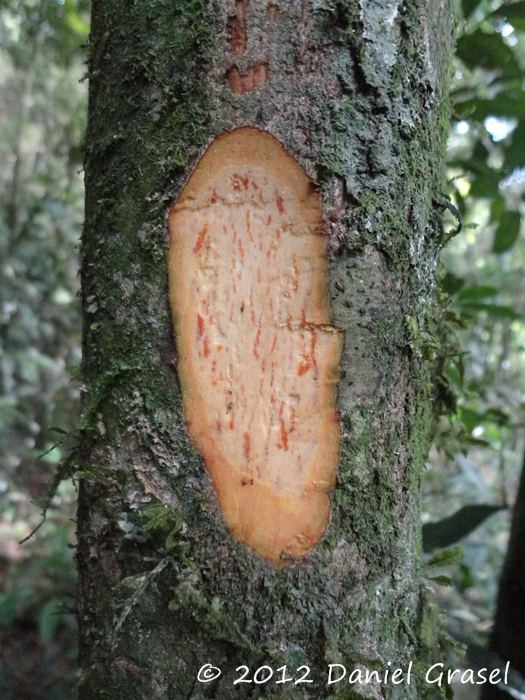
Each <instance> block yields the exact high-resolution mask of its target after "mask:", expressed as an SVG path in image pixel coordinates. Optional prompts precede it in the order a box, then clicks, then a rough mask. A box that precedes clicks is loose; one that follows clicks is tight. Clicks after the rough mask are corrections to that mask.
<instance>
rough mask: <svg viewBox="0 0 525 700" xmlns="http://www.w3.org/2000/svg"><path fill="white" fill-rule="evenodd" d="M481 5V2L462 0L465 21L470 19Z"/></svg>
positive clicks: (479, 0)
mask: <svg viewBox="0 0 525 700" xmlns="http://www.w3.org/2000/svg"><path fill="white" fill-rule="evenodd" d="M480 3H481V0H461V9H462V10H463V17H464V18H465V19H468V18H469V17H470V15H471V14H472V13H473V12H474V10H475V9H476V8H477V7H478V5H479V4H480Z"/></svg>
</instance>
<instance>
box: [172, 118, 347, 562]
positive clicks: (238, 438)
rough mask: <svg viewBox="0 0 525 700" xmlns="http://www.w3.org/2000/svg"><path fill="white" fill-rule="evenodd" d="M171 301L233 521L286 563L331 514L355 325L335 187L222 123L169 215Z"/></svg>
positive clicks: (269, 142) (193, 402) (202, 447)
mask: <svg viewBox="0 0 525 700" xmlns="http://www.w3.org/2000/svg"><path fill="white" fill-rule="evenodd" d="M169 225H170V231H171V244H170V253H169V280H170V304H171V308H172V310H173V319H174V326H175V333H176V340H177V348H178V353H179V358H178V359H179V361H178V372H179V378H180V382H181V388H182V394H183V402H184V411H185V416H186V420H187V425H188V430H189V433H190V435H191V437H192V439H193V441H194V443H195V445H196V447H197V449H198V450H199V452H200V453H201V454H202V456H203V457H204V461H205V464H206V468H207V469H208V471H209V473H210V474H211V477H212V479H213V483H214V485H215V488H216V490H217V493H218V496H219V502H220V505H221V509H222V513H223V515H224V517H225V519H226V522H227V523H228V526H229V529H230V532H231V533H232V535H233V536H234V537H236V538H237V539H239V540H240V541H241V542H244V543H246V544H248V545H249V546H250V547H252V548H253V549H254V550H255V551H256V552H257V553H259V554H260V555H262V556H263V557H266V559H269V560H270V561H272V562H274V563H275V564H277V565H278V566H283V565H285V564H286V563H288V562H290V561H291V560H292V559H294V558H296V557H299V556H302V555H304V554H305V553H306V552H308V551H309V550H310V549H312V548H313V547H314V546H315V544H316V543H317V542H318V541H319V539H320V538H321V537H322V535H323V532H324V530H325V528H326V526H327V523H328V519H329V515H330V497H329V491H330V490H332V489H333V488H334V485H335V474H336V468H337V461H338V454H339V441H340V423H339V415H338V413H337V408H336V404H337V381H338V378H339V372H340V360H341V352H342V346H343V333H342V332H341V331H340V330H339V329H336V328H334V327H333V326H331V325H330V324H331V309H330V299H329V294H328V262H327V255H326V238H325V237H324V236H323V235H322V233H321V199H320V196H319V195H318V194H317V193H316V191H315V190H314V187H313V185H312V183H311V182H310V180H309V179H308V177H307V176H306V174H305V172H304V171H303V169H302V168H301V167H300V165H299V164H298V163H297V162H296V161H295V160H294V159H293V158H292V157H291V156H290V155H289V154H288V153H287V152H286V151H285V150H284V148H283V146H282V145H281V144H280V143H279V142H278V141H277V140H276V139H275V138H273V136H270V135H269V134H266V133H264V132H261V131H258V130H257V129H252V128H243V129H237V130H235V131H233V132H231V133H225V134H222V135H221V136H219V137H218V138H217V139H216V140H215V141H214V142H213V143H212V144H211V145H210V147H209V148H208V150H207V151H206V153H205V154H204V156H203V157H202V159H201V160H200V162H199V164H198V166H197V168H196V169H195V171H194V172H193V174H192V176H191V178H190V180H189V182H188V183H187V185H186V187H185V188H184V190H183V192H182V194H181V196H180V198H179V200H178V202H177V203H176V205H175V206H174V207H173V209H172V210H171V213H170V217H169Z"/></svg>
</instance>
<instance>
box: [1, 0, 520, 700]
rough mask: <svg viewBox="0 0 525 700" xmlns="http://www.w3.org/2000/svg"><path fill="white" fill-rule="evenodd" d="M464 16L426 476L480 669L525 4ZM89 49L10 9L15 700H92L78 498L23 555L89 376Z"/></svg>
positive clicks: (496, 567) (513, 262)
mask: <svg viewBox="0 0 525 700" xmlns="http://www.w3.org/2000/svg"><path fill="white" fill-rule="evenodd" d="M314 5H315V3H314ZM457 11H458V42H457V52H456V60H455V66H454V82H453V90H452V122H451V132H450V143H449V153H448V179H449V189H448V192H444V193H443V195H442V197H441V198H439V199H436V203H435V204H436V211H437V213H438V215H439V216H442V217H443V219H444V222H445V229H446V234H445V241H446V245H445V248H444V251H443V255H442V265H441V271H440V277H441V285H442V294H443V301H444V304H445V312H444V328H445V330H446V333H445V334H444V336H443V339H439V340H438V339H435V340H434V341H432V340H431V339H430V340H429V352H431V353H432V354H433V355H435V356H436V357H437V358H439V361H440V362H441V363H442V364H443V369H444V374H443V377H444V378H443V382H442V385H441V386H440V387H439V393H440V400H441V402H442V405H443V406H444V414H443V417H442V418H441V419H440V422H439V425H438V426H437V430H436V436H435V441H434V446H433V448H432V452H431V455H430V458H429V462H428V468H427V471H426V474H425V484H424V487H425V512H424V523H425V527H424V545H425V552H426V553H425V566H426V571H427V573H428V584H429V586H431V587H433V588H434V589H435V590H436V593H437V595H438V598H439V600H440V603H441V605H442V606H443V607H444V609H445V610H446V616H447V625H448V628H449V631H450V633H451V634H452V635H453V636H454V637H455V638H456V639H458V640H460V641H461V642H462V643H464V644H466V645H468V648H469V654H470V659H475V658H476V653H477V652H480V650H483V649H484V648H486V645H487V639H488V636H489V635H490V631H491V626H492V624H493V616H494V609H495V600H496V594H497V586H498V577H499V574H500V571H501V567H502V563H503V560H504V556H505V551H506V544H507V541H508V533H509V523H510V514H511V509H512V506H513V504H514V501H515V498H516V491H517V484H518V480H519V474H520V471H521V466H522V462H523V453H524V451H525V352H524V350H525V274H524V271H525V237H524V236H523V233H524V230H523V229H524V227H523V225H522V214H523V213H525V91H524V87H525V2H522V1H518V2H512V3H501V2H500V1H498V0H494V1H492V0H461V2H459V4H458V8H457ZM88 36H89V2H88V0H2V1H1V2H0V163H1V167H0V268H1V274H0V381H1V393H0V644H1V651H0V697H2V698H5V699H6V700H44V699H49V700H72V698H74V696H75V691H74V688H75V683H76V675H75V674H76V621H75V616H74V603H75V580H76V574H75V566H74V542H75V536H74V533H75V522H74V518H75V499H76V484H75V483H73V482H72V481H71V480H70V481H64V482H62V483H61V484H60V486H59V489H58V492H57V493H56V495H55V496H54V497H53V499H52V502H51V507H50V508H49V510H48V511H47V518H46V521H45V523H44V524H43V525H42V527H40V528H39V529H38V530H37V532H36V533H35V534H34V536H33V537H32V538H31V539H29V540H28V541H27V542H25V543H24V544H19V543H20V541H21V540H23V539H24V538H26V537H28V535H29V534H30V533H31V532H32V530H33V529H34V528H35V527H37V526H38V524H39V523H40V521H41V507H38V506H42V497H43V494H44V493H45V490H46V487H47V485H48V484H49V481H50V479H51V478H52V476H53V474H54V472H55V469H56V466H57V465H58V464H59V463H60V460H61V459H62V458H63V456H64V455H65V454H67V449H68V443H67V439H65V437H64V436H66V435H67V434H68V433H69V432H73V431H74V429H75V423H76V417H77V414H78V403H79V396H80V392H81V391H82V387H81V386H79V385H78V383H75V382H74V380H73V379H72V377H73V378H74V377H75V367H76V366H78V363H79V361H80V339H81V335H80V334H81V331H80V313H79V303H78V298H77V291H78V278H77V252H78V243H79V237H80V233H81V227H82V218H83V177H82V158H83V156H82V143H83V134H84V128H85V122H86V104H87V82H85V81H84V78H85V73H86V65H85V61H86V55H87V44H88V41H89V39H88ZM458 215H459V216H460V217H461V219H462V220H463V228H462V230H461V232H459V233H457V235H455V234H456V232H457V228H458V222H457V219H458ZM520 231H521V235H520ZM39 499H40V500H39ZM35 501H36V505H35ZM473 506H474V507H473ZM458 542H460V544H459V545H458V544H457V543H458ZM523 549H524V551H525V542H524V543H523ZM523 643H524V644H525V640H524V641H523ZM480 653H481V652H480ZM480 658H481V659H483V656H482V653H481V657H480ZM465 663H466V662H465ZM469 663H470V665H472V662H471V661H470V662H469ZM481 665H485V664H483V663H482V662H481ZM475 692H477V691H475ZM475 692H474V691H473V690H472V688H471V687H470V686H462V687H458V688H457V697H458V698H465V699H467V698H468V699H472V700H474V698H476V697H477V695H476V694H475ZM516 697H518V696H516ZM521 697H525V695H523V696H521Z"/></svg>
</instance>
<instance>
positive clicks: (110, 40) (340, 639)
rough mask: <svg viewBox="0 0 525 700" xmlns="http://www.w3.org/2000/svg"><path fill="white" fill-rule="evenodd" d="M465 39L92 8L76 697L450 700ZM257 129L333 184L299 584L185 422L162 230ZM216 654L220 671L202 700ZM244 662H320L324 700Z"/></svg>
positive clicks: (378, 11)
mask: <svg viewBox="0 0 525 700" xmlns="http://www.w3.org/2000/svg"><path fill="white" fill-rule="evenodd" d="M239 18H240V19H239ZM452 25H453V18H452V10H451V2H449V0H406V2H405V3H403V4H402V5H398V3H397V2H396V1H394V0H392V1H391V0H384V1H382V2H378V3H374V2H365V1H364V0H362V1H361V3H359V2H358V1H357V0H355V2H343V1H341V0H323V1H322V2H321V1H317V0H315V1H313V0H297V1H296V2H293V3H292V2H281V1H278V2H276V1H272V2H271V3H270V5H269V7H267V3H266V2H261V1H260V0H252V2H250V3H249V4H248V3H247V2H242V3H240V2H237V4H235V3H234V2H233V1H231V2H230V1H229V0H215V1H214V2H207V1H206V0H181V1H180V2H173V0H153V1H152V2H137V3H135V2H130V1H129V0H105V2H101V0H94V3H93V20H92V34H91V40H90V48H91V58H90V106H89V126H88V134H87V147H86V191H87V199H86V224H85V231H84V237H83V244H82V285H83V304H84V314H85V325H84V361H83V376H84V381H85V385H86V400H85V405H84V415H83V417H82V421H81V427H82V441H81V445H80V447H79V463H80V465H81V467H80V468H81V470H82V472H83V475H84V478H83V479H82V483H81V491H80V506H79V514H78V533H79V547H78V564H79V570H80V585H79V597H78V606H79V620H80V634H81V665H82V676H81V680H80V698H81V699H82V700H88V699H91V698H98V697H106V696H107V697H111V698H114V699H115V700H117V699H119V698H126V700H131V698H137V699H138V698H140V699H142V698H144V699H146V698H148V699H150V698H156V699H157V698H158V699H168V698H173V699H179V698H199V697H214V698H217V699H224V700H226V699H228V700H229V698H231V697H232V696H233V695H235V697H239V698H251V697H259V696H260V695H261V694H262V693H263V692H264V693H265V695H266V696H267V697H272V698H295V697H297V698H307V697H308V698H329V697H334V696H335V695H337V697H341V698H351V697H361V696H362V695H365V696H366V695H367V696H370V697H376V698H384V699H387V698H388V699H392V700H393V699H394V698H407V699H411V698H413V699H416V698H417V699H418V700H419V699H420V698H424V697H426V696H427V695H428V696H432V693H433V692H434V690H432V688H433V687H432V686H428V685H427V684H426V683H425V682H424V672H425V670H426V668H427V667H428V666H429V665H431V663H436V662H440V661H444V660H445V659H444V658H443V652H442V649H441V646H440V645H441V636H440V634H441V632H440V628H439V623H438V622H437V621H436V619H435V616H434V613H433V607H432V605H429V603H428V602H427V601H426V598H425V595H424V594H423V593H422V574H421V564H420V557H421V546H420V523H419V521H420V499H421V496H420V479H421V470H422V467H423V464H424V460H425V457H426V454H427V450H428V443H429V436H430V433H431V429H432V424H433V419H434V403H433V396H434V393H433V386H434V377H433V366H434V363H433V354H434V347H433V342H434V341H433V338H434V337H435V335H436V332H437V330H436V329H437V323H438V320H437V319H438V317H439V308H438V305H437V302H436V261H437V255H438V252H439V248H440V245H441V240H442V233H443V232H442V227H441V221H440V217H439V215H438V214H437V212H436V209H435V207H436V202H439V201H440V199H441V192H442V189H443V186H444V183H443V155H444V147H445V140H446V134H447V126H448V105H447V92H448V79H449V64H450V54H451V50H452V42H453V40H452ZM232 38H233V40H232ZM239 47H240V48H239ZM250 71H251V72H250ZM243 76H244V77H243ZM246 76H247V77H246ZM250 87H253V89H248V88H250ZM245 88H246V89H245ZM239 126H252V127H257V128H259V129H262V130H266V131H268V132H269V133H271V134H272V135H273V136H275V138H277V139H278V140H279V141H280V142H281V143H283V144H284V146H285V148H286V149H287V151H288V152H289V153H290V154H291V155H293V156H294V157H295V158H296V159H297V161H298V162H299V163H300V164H301V166H302V167H303V168H304V169H305V171H306V173H307V174H308V175H309V177H310V178H311V179H312V180H313V181H314V182H315V183H316V184H317V186H318V188H319V191H320V192H321V193H322V195H323V211H324V227H325V233H326V235H327V237H328V239H329V255H330V265H331V269H330V290H331V295H332V308H333V313H334V322H335V323H336V324H337V325H338V326H340V327H343V328H344V329H345V331H346V341H345V350H344V355H343V361H342V378H341V383H340V389H339V410H340V413H341V420H342V446H341V454H340V461H339V467H338V483H337V488H336V490H335V491H334V492H333V493H332V495H331V498H332V513H331V520H330V523H329V526H328V529H327V531H326V534H325V536H324V538H323V540H322V541H321V542H320V543H319V544H318V545H317V547H316V548H315V550H314V551H313V552H312V553H311V554H309V555H308V556H307V557H305V558H303V559H301V560H298V561H296V562H294V563H293V564H292V565H291V566H290V567H289V568H287V569H286V570H284V571H283V570H279V569H277V568H276V567H274V566H273V565H271V564H269V563H268V562H266V561H265V560H263V559H261V558H260V557H258V556H257V555H255V554H254V553H253V552H252V551H251V550H250V549H249V548H248V547H246V546H244V545H241V544H239V543H238V542H236V541H235V540H233V539H232V538H231V537H230V535H229V533H228V531H227V528H226V526H225V524H224V521H223V519H222V516H221V512H220V509H219V507H218V501H217V497H216V494H215V492H214V489H213V486H212V483H211V480H210V478H209V476H208V474H207V472H206V470H205V468H204V465H203V463H202V460H201V458H200V457H199V455H198V454H197V453H196V451H195V449H194V447H193V445H192V443H191V441H190V439H189V437H188V434H187V430H186V427H185V422H184V416H183V412H182V403H181V395H180V389H179V386H178V382H177V375H176V357H177V350H176V347H175V344H174V339H173V331H172V324H171V316H170V310H169V306H168V293H167V262H166V255H167V248H168V231H167V224H166V217H167V213H168V212H169V209H170V207H171V206H172V205H173V202H174V201H175V200H176V198H177V196H178V195H179V194H180V192H181V190H182V188H183V187H184V184H185V183H186V182H187V180H188V178H189V176H190V174H191V172H192V169H193V168H194V167H195V164H196V163H197V161H198V159H199V157H200V156H201V155H202V153H203V152H204V150H205V148H206V146H207V144H209V143H210V142H211V140H212V139H213V138H214V137H216V136H217V135H218V134H220V133H222V132H224V131H226V130H230V129H233V128H235V127H239ZM152 504H163V505H164V506H165V508H164V509H162V508H161V509H159V508H156V509H155V508H152V507H151V506H152ZM410 661H413V662H414V665H413V670H412V677H411V684H410V685H408V684H407V683H402V684H398V685H394V684H392V683H386V684H385V683H372V684H368V685H362V686H359V685H358V684H355V685H351V684H349V683H347V682H342V683H339V684H337V685H332V686H327V685H326V678H327V668H328V664H330V663H341V664H344V665H345V666H346V667H347V669H348V670H349V671H350V670H353V669H354V668H356V667H361V668H367V669H369V670H374V669H378V670H380V671H382V670H384V669H387V668H388V662H390V664H391V666H392V667H396V668H397V667H399V668H403V669H405V670H406V669H407V668H408V664H409V662H410ZM207 662H209V663H212V664H213V665H214V666H218V667H220V668H221V669H222V675H221V677H220V678H219V679H218V680H217V681H215V682H212V683H207V684H203V683H200V682H198V681H197V680H196V679H197V673H198V671H199V668H200V667H201V666H202V665H203V664H205V663H207ZM241 664H246V665H248V666H250V667H251V669H252V673H251V674H250V676H249V678H252V677H253V671H254V670H255V669H256V668H257V667H258V666H261V665H263V664H268V665H269V666H271V667H272V668H273V669H274V670H276V669H277V668H279V667H281V666H283V665H284V664H286V665H287V667H288V671H289V674H290V673H291V672H293V671H294V669H296V668H298V667H299V666H301V665H303V664H307V665H308V666H309V667H310V668H311V674H310V676H309V678H311V679H313V680H314V683H312V684H308V685H305V684H303V685H301V684H298V685H294V684H293V683H283V684H279V685H277V684H275V682H274V681H273V680H272V681H271V682H269V683H267V684H264V685H257V684H255V683H251V684H244V683H241V684H237V685H235V686H233V681H234V679H235V678H236V677H237V676H238V674H236V672H235V669H236V668H237V667H238V666H240V665H241ZM382 675H383V674H382Z"/></svg>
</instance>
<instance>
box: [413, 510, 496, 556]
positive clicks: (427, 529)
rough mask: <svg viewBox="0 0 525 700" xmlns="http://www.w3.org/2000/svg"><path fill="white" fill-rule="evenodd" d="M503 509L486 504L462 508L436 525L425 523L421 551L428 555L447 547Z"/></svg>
mask: <svg viewBox="0 0 525 700" xmlns="http://www.w3.org/2000/svg"><path fill="white" fill-rule="evenodd" d="M504 508H505V506H492V505H487V504H480V505H469V506H463V508H460V509H459V510H458V511H456V513H454V515H451V516H450V517H449V518H443V520H439V521H438V522H436V523H425V524H424V525H423V551H424V552H427V553H428V552H431V551H432V550H434V549H437V548H441V547H449V546H450V545H452V544H454V543H456V542H457V541H458V540H461V539H463V537H466V536H467V535H468V534H470V533H471V532H472V531H473V530H475V529H476V528H477V527H478V526H479V525H481V523H482V522H484V521H485V520H486V519H487V518H489V517H490V516H491V515H492V514H493V513H497V511H499V510H502V509H504ZM446 551H450V550H446ZM437 556H440V555H437ZM432 561H433V560H432ZM430 565H433V566H446V564H431V562H429V566H430Z"/></svg>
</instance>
